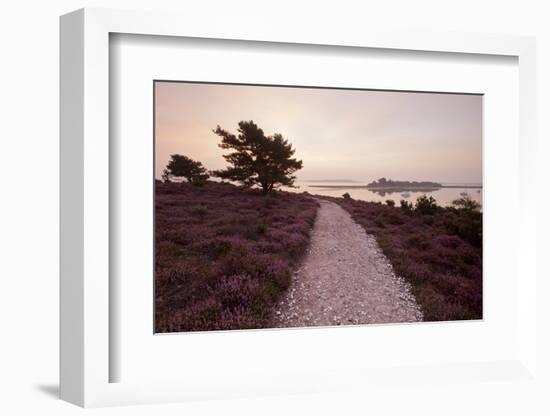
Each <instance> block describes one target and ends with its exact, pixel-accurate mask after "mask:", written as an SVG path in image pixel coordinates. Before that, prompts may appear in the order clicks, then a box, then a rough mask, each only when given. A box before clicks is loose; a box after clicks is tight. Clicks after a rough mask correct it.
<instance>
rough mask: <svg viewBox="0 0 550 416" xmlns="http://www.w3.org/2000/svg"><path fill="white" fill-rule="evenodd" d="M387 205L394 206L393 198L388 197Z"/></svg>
mask: <svg viewBox="0 0 550 416" xmlns="http://www.w3.org/2000/svg"><path fill="white" fill-rule="evenodd" d="M386 205H387V206H389V207H394V206H395V201H394V200H393V199H386Z"/></svg>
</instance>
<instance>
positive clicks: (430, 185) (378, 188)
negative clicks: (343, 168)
mask: <svg viewBox="0 0 550 416" xmlns="http://www.w3.org/2000/svg"><path fill="white" fill-rule="evenodd" d="M309 182H314V181H309ZM315 182H316V181H315ZM323 182H325V183H326V184H323V185H308V186H309V187H310V188H330V189H357V188H363V189H365V188H366V189H368V190H369V191H371V192H374V193H377V194H380V195H381V196H385V195H386V194H392V193H394V192H407V193H408V192H423V193H427V192H434V191H438V190H440V189H442V188H459V189H481V188H482V186H481V185H471V184H456V185H453V184H441V183H439V182H431V181H420V182H419V181H394V180H392V179H386V178H380V179H378V180H375V181H372V182H370V183H369V184H367V185H344V184H339V185H330V183H335V182H344V181H335V180H326V181H323ZM350 182H356V181H350Z"/></svg>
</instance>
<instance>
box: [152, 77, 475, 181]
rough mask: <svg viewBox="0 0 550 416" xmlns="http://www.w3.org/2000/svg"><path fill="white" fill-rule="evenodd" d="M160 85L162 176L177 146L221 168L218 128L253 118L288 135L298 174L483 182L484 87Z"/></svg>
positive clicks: (302, 177)
mask: <svg viewBox="0 0 550 416" xmlns="http://www.w3.org/2000/svg"><path fill="white" fill-rule="evenodd" d="M155 94H156V97H155V99H156V104H155V107H156V108H155V117H156V120H155V123H156V125H155V130H156V131H155V142H156V144H155V146H156V147H155V151H156V173H155V174H156V177H157V178H160V176H161V174H162V170H163V169H164V168H165V166H166V164H167V162H168V160H169V157H170V155H171V154H173V153H178V154H183V155H186V156H188V157H190V158H192V159H194V160H199V161H201V162H202V163H203V165H205V166H206V168H207V169H209V170H214V169H220V168H223V167H225V166H226V162H225V160H224V159H223V158H222V154H224V153H226V152H228V151H224V150H223V149H220V148H219V147H218V146H217V145H218V143H219V142H220V140H221V139H220V137H219V136H217V135H215V134H214V133H213V132H212V130H213V129H215V128H216V126H217V125H220V126H221V127H222V128H224V129H226V130H229V131H230V132H233V133H236V132H237V123H238V122H239V121H241V120H253V121H254V122H255V123H256V124H257V125H258V126H259V127H260V128H262V129H263V131H264V133H265V134H266V135H272V134H274V133H280V134H282V135H283V137H284V138H286V139H288V140H289V142H291V143H292V145H293V147H294V148H295V149H296V154H295V157H297V158H298V159H302V161H303V163H304V167H303V169H302V170H300V171H298V172H297V174H296V175H297V177H298V180H299V181H300V180H301V181H303V180H324V179H352V180H358V181H361V182H370V181H371V180H374V179H377V178H380V177H386V178H391V179H394V180H428V181H439V182H468V183H481V181H482V97H481V96H479V95H459V94H430V93H416V92H412V93H411V92H388V91H365V90H361V91H357V90H336V89H311V88H285V87H259V86H241V85H214V84H192V83H177V82H157V83H156V84H155Z"/></svg>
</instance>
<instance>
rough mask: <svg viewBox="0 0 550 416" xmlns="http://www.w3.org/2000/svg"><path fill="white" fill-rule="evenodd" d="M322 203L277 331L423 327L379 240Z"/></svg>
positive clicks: (278, 312) (279, 310)
mask: <svg viewBox="0 0 550 416" xmlns="http://www.w3.org/2000/svg"><path fill="white" fill-rule="evenodd" d="M319 203H320V208H319V210H318V212H317V219H316V220H315V225H314V227H313V231H312V235H311V243H310V247H309V249H308V252H307V254H306V257H305V259H304V261H303V262H302V264H301V266H300V268H299V269H298V270H297V271H296V272H295V274H294V277H293V281H292V284H291V287H290V288H289V290H288V291H287V293H286V294H285V295H284V296H283V299H281V301H280V302H279V304H278V305H277V306H276V309H275V314H274V317H273V319H272V322H271V327H274V328H282V327H296V326H318V325H351V324H372V323H387V322H415V321H421V320H422V312H421V310H420V308H419V307H418V305H417V303H416V300H415V299H414V296H413V295H412V294H411V292H410V290H409V287H408V285H407V284H406V283H405V282H404V281H403V279H401V278H399V277H398V276H396V275H395V273H394V272H393V269H392V267H391V264H390V263H389V261H388V259H387V258H386V257H385V256H384V254H382V252H381V250H380V247H379V246H378V243H377V242H376V240H375V238H374V237H373V236H372V235H369V234H367V233H366V232H365V230H364V229H363V228H362V227H361V226H360V225H359V224H357V223H356V222H355V221H354V220H353V219H352V218H351V216H350V215H349V214H348V213H347V212H346V211H345V210H344V209H343V208H341V207H340V206H338V205H337V204H335V203H333V202H328V201H325V200H320V201H319Z"/></svg>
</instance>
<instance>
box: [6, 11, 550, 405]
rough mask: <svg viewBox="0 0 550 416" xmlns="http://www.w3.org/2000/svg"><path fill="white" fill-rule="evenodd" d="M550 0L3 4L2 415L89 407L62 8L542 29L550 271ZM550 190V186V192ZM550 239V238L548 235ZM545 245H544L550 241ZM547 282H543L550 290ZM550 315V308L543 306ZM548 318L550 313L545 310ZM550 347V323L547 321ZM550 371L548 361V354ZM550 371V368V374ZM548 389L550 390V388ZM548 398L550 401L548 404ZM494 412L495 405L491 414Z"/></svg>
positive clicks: (456, 399)
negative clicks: (74, 269)
mask: <svg viewBox="0 0 550 416" xmlns="http://www.w3.org/2000/svg"><path fill="white" fill-rule="evenodd" d="M546 5H547V2H546V1H544V0H541V1H535V0H514V1H506V0H485V1H481V0H461V1H457V2H450V1H447V2H445V1H441V0H415V1H407V0H402V1H394V0H386V1H379V0H374V1H370V0H362V1H356V2H353V1H345V0H339V1H331V2H322V1H316V2H306V1H301V2H299V1H298V0H291V1H284V0H278V1H276V2H270V3H266V2H261V1H245V0H242V1H241V0H232V1H225V2H223V1H208V0H202V1H185V2H184V1H181V0H180V1H169V0H155V1H152V0H134V1H130V0H110V1H107V0H103V1H101V0H88V1H87V2H82V1H69V0H50V1H39V0H19V1H16V0H11V1H5V2H3V3H2V6H1V8H0V31H1V34H0V39H1V49H0V51H1V57H2V59H1V62H0V74H1V76H0V82H1V84H0V115H1V116H0V171H1V172H0V173H1V175H0V178H1V186H0V195H1V202H0V244H1V246H0V253H1V255H0V284H1V287H0V319H1V323H2V326H1V328H2V333H1V334H2V335H1V341H0V413H2V414H6V415H17V414H34V413H38V412H40V413H42V414H57V415H67V414H76V413H80V412H81V411H82V410H81V409H79V408H76V407H74V406H72V405H69V404H66V403H64V402H61V401H59V400H57V399H56V395H57V382H58V381H57V377H58V370H57V368H58V324H57V321H58V117H59V112H58V104H59V99H58V86H59V82H58V79H59V76H58V69H59V65H58V62H59V47H58V42H59V40H58V35H59V32H58V16H59V15H61V14H64V13H67V12H69V11H72V10H74V9H77V8H81V7H84V6H87V7H115V8H132V9H145V10H147V9H157V10H159V9H160V10H178V11H183V12H185V13H192V14H194V15H196V16H197V17H196V18H197V19H201V20H203V21H204V24H205V25H208V24H209V20H210V19H209V17H211V16H212V15H214V14H216V15H218V17H219V16H226V18H227V19H232V20H234V21H235V24H236V25H238V24H239V23H241V22H247V21H250V20H249V19H253V21H254V22H255V23H254V24H258V23H261V22H262V21H273V20H275V21H278V22H280V26H281V30H284V28H285V26H286V25H303V28H304V30H307V28H308V25H322V26H323V27H327V30H335V31H336V30H350V28H352V29H353V30H357V31H358V32H360V30H361V28H362V27H365V25H376V26H379V25H384V26H386V27H400V28H403V27H411V28H412V27H414V28H431V29H438V30H455V31H474V32H488V33H511V34H522V35H535V36H537V42H538V133H539V148H538V154H539V163H538V165H539V174H538V176H539V178H543V177H544V178H546V180H544V181H543V180H541V182H540V184H539V185H540V189H541V195H540V200H539V203H538V206H537V207H533V209H538V212H539V216H540V217H541V221H540V224H539V239H540V242H541V244H539V253H540V254H541V255H540V257H539V267H540V269H539V270H540V273H542V274H543V275H545V276H549V277H550V271H549V268H548V266H547V265H546V264H543V260H544V258H543V255H544V254H545V253H548V248H549V247H548V245H547V244H546V241H543V237H544V234H548V230H549V229H548V220H547V219H543V218H542V214H543V213H546V215H548V214H547V212H545V211H548V209H547V208H545V206H546V207H548V206H550V205H549V202H550V201H549V197H548V194H550V191H548V190H547V189H545V188H546V187H547V186H548V185H547V183H548V179H550V175H549V169H548V167H546V166H544V167H543V166H542V165H543V164H546V165H547V166H548V165H550V163H549V162H548V159H549V151H548V150H549V144H548V138H549V137H550V123H549V121H548V118H549V117H550V25H549V24H548V20H549V16H550V12H549V11H548V10H545V6H546ZM545 190H546V193H545V192H544V191H545ZM544 239H545V240H546V237H544ZM543 243H545V245H544V246H543V245H542V244H543ZM549 287H550V285H549V284H548V283H546V282H544V283H543V287H540V286H539V288H538V290H539V291H541V292H544V293H548V292H549ZM540 310H541V313H543V314H545V316H550V313H549V307H548V306H546V305H540ZM545 322H546V323H547V322H548V319H546V320H545ZM540 335H541V337H542V339H543V344H542V346H543V347H544V348H545V349H546V351H549V350H550V346H549V345H550V343H549V336H548V331H546V332H543V331H540ZM540 358H541V360H542V365H544V366H546V367H545V368H546V369H547V370H548V359H547V358H545V357H540ZM549 373H550V372H548V371H546V374H549ZM546 387H547V390H550V389H549V388H548V386H546ZM542 403H545V404H544V407H542V405H541V404H542ZM549 407H550V405H549V404H548V402H547V400H545V396H544V392H543V391H538V390H536V389H533V388H531V387H530V385H529V384H525V385H523V386H519V387H518V386H517V385H508V384H506V383H498V384H494V385H488V386H484V388H483V389H480V388H479V386H469V385H442V386H431V388H429V389H426V388H424V387H418V388H415V389H411V388H410V387H409V388H407V389H400V388H399V387H390V386H388V389H387V392H386V393H385V394H381V395H380V394H379V395H377V396H376V397H372V396H369V395H368V393H365V394H364V395H363V397H357V396H351V395H349V394H346V393H338V394H333V395H324V396H300V397H280V398H260V399H254V400H233V401H215V402H197V403H186V404H174V405H162V406H156V407H154V408H153V407H150V406H141V407H133V408H114V409H100V410H93V412H95V413H97V414H101V415H107V414H108V415H126V414H132V415H134V414H144V415H145V414H149V413H151V412H155V413H157V414H174V415H175V414H178V415H181V414H208V415H214V414H239V415H245V414H266V415H275V414H277V415H279V414H302V413H303V414H334V413H336V414H342V415H344V414H345V415H347V414H364V413H370V414H373V415H378V414H417V413H418V414H431V413H432V412H434V414H447V415H455V414H456V415H464V414H483V413H487V414H489V413H490V414H502V415H506V414H510V415H512V414H514V415H515V414H520V413H521V414H529V415H535V414H544V413H546V414H548V413H547V412H548V411H549ZM482 412H483V413H482Z"/></svg>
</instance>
